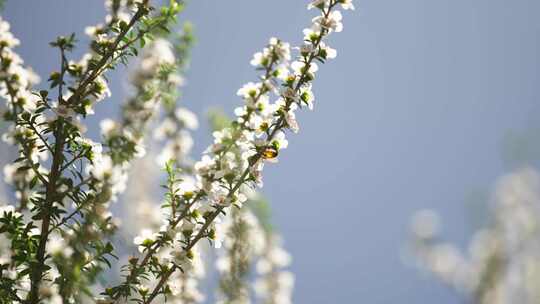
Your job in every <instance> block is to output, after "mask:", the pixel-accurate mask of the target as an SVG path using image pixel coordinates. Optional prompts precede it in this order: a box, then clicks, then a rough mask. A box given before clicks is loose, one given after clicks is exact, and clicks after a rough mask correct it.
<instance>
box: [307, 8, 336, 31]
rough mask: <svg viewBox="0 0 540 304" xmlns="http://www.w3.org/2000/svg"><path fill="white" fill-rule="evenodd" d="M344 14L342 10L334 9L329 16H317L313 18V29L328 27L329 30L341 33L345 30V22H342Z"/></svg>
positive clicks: (318, 29)
mask: <svg viewBox="0 0 540 304" xmlns="http://www.w3.org/2000/svg"><path fill="white" fill-rule="evenodd" d="M341 19H343V16H342V15H341V12H340V11H332V12H331V13H330V15H329V16H328V17H326V18H325V17H324V16H317V17H315V18H313V29H314V30H315V31H320V30H321V29H326V30H328V31H329V32H336V33H339V32H341V31H342V30H343V23H341Z"/></svg>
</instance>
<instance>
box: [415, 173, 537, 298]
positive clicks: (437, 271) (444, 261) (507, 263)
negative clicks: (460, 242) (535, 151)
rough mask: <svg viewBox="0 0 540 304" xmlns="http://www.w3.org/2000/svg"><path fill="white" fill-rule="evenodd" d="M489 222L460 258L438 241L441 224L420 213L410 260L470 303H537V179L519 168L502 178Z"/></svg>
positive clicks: (450, 246) (456, 251)
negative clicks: (466, 297) (414, 259)
mask: <svg viewBox="0 0 540 304" xmlns="http://www.w3.org/2000/svg"><path fill="white" fill-rule="evenodd" d="M493 197H494V204H495V205H494V206H493V210H492V214H491V216H490V222H489V223H488V225H487V226H486V227H484V228H483V229H481V230H479V231H478V232H476V233H475V235H474V237H473V238H472V241H471V242H470V244H469V246H468V252H467V253H462V252H461V251H460V250H459V249H458V248H457V247H456V246H454V245H453V244H450V243H446V242H443V241H441V240H440V238H439V235H438V226H439V220H438V217H437V216H436V214H435V213H433V212H432V211H421V212H419V213H418V214H417V215H416V216H415V218H414V220H413V225H412V231H413V242H412V249H413V253H414V256H415V258H416V260H417V262H418V264H419V266H421V267H422V268H424V269H427V270H429V271H430V272H431V273H433V274H434V275H435V276H437V277H438V278H439V279H440V280H441V281H443V282H445V283H447V284H449V285H450V286H452V287H453V288H455V289H457V290H458V291H460V292H462V293H464V294H465V295H467V296H468V297H470V299H471V300H472V301H473V302H474V303H482V304H484V303H496V304H498V303H501V304H502V303H536V302H537V300H536V299H538V296H539V292H538V289H537V288H536V285H537V283H538V282H540V272H539V271H538V269H540V268H539V263H538V261H539V258H540V242H539V240H540V238H539V236H540V229H539V227H540V174H539V173H538V172H537V171H536V170H534V169H532V168H522V169H519V170H517V171H515V172H513V173H511V174H508V175H506V176H503V177H502V178H500V180H499V181H498V183H497V187H496V189H495V193H494V196H493Z"/></svg>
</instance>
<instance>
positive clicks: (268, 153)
mask: <svg viewBox="0 0 540 304" xmlns="http://www.w3.org/2000/svg"><path fill="white" fill-rule="evenodd" d="M278 154H279V153H278V149H276V148H275V147H272V146H270V147H267V148H265V149H264V151H263V152H262V157H263V158H264V159H266V160H272V159H275V158H276V157H277V156H278Z"/></svg>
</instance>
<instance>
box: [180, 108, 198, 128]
mask: <svg viewBox="0 0 540 304" xmlns="http://www.w3.org/2000/svg"><path fill="white" fill-rule="evenodd" d="M174 113H175V115H176V118H177V119H178V120H179V121H181V122H182V123H183V124H184V126H186V128H188V129H190V130H195V129H197V128H198V127H199V121H198V120H197V116H196V115H195V114H194V113H193V112H191V111H190V110H188V109H186V108H178V109H176V111H175V112H174Z"/></svg>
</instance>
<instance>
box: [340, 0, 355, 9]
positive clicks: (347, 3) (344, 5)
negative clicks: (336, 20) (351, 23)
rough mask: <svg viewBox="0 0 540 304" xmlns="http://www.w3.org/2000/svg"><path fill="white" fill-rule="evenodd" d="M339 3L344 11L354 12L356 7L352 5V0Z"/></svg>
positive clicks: (342, 0)
mask: <svg viewBox="0 0 540 304" xmlns="http://www.w3.org/2000/svg"><path fill="white" fill-rule="evenodd" d="M339 3H341V7H342V8H343V9H344V10H349V9H350V10H354V5H353V3H352V0H339Z"/></svg>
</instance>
